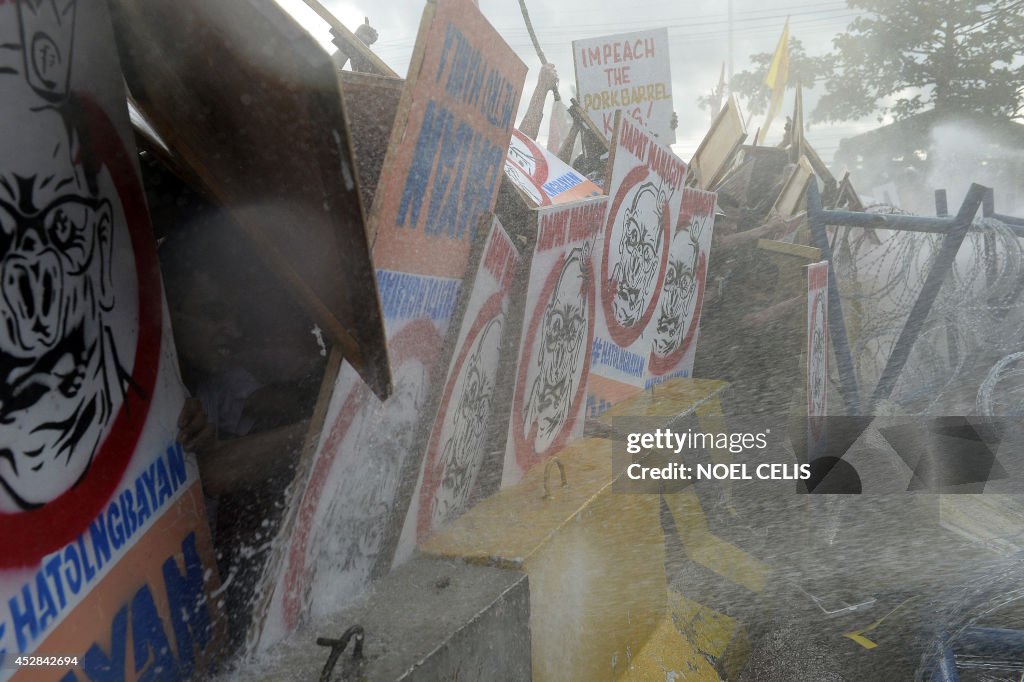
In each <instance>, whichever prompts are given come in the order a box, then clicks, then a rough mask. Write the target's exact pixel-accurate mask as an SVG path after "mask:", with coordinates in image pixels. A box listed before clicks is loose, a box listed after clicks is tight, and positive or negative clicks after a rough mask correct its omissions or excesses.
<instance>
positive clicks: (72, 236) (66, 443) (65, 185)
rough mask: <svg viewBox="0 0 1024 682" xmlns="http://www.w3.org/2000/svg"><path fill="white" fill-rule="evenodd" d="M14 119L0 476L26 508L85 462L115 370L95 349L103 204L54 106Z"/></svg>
mask: <svg viewBox="0 0 1024 682" xmlns="http://www.w3.org/2000/svg"><path fill="white" fill-rule="evenodd" d="M18 120H19V124H20V129H19V131H18V132H17V134H11V135H6V136H0V295H2V301H0V425H2V428H3V429H4V430H5V431H6V432H7V433H10V434H15V435H14V437H13V438H11V439H5V441H6V442H5V443H4V444H3V445H0V482H2V483H4V484H6V485H5V487H8V488H9V489H10V490H13V491H14V494H13V496H11V497H12V499H15V500H17V499H20V500H21V502H20V503H18V506H24V505H25V504H29V505H34V504H41V503H44V502H47V501H49V500H50V499H53V497H56V495H58V494H59V493H61V492H63V491H64V490H66V489H67V488H68V487H70V486H71V485H72V484H73V483H74V482H75V481H76V480H78V478H79V477H80V475H81V474H82V473H83V472H84V471H85V469H86V468H87V467H88V464H89V462H90V461H91V458H92V456H93V454H94V453H95V450H96V448H97V447H98V444H99V441H100V439H101V436H102V433H103V431H104V429H105V426H106V424H108V423H109V422H110V420H111V418H112V414H113V412H114V409H115V408H116V405H115V404H114V402H113V401H114V398H113V397H112V396H111V395H110V394H109V392H108V390H107V387H108V386H114V385H116V379H111V377H110V376H108V372H109V371H111V369H112V368H108V367H106V366H105V362H104V357H103V343H104V338H103V333H104V332H103V329H104V315H106V314H107V313H108V311H109V310H110V309H111V307H112V303H113V285H112V283H111V272H110V267H111V248H112V237H113V225H112V220H113V215H112V209H111V203H110V201H109V200H107V199H105V198H102V197H96V196H92V195H91V194H90V192H89V191H88V189H87V188H86V187H85V183H84V181H83V180H82V179H81V177H80V172H76V171H78V169H76V167H75V166H74V164H73V163H72V158H73V154H74V150H73V149H71V145H72V138H70V137H69V133H68V131H67V129H66V127H65V126H64V122H63V120H62V119H61V118H60V116H59V115H58V114H57V113H56V112H55V111H52V110H48V109H43V110H40V111H35V112H32V113H31V114H30V115H25V114H23V113H22V114H20V115H19V116H18ZM26 139H31V140H38V142H36V143H34V144H25V142H24V140H26ZM3 497H4V496H3V495H0V498H3ZM8 502H10V500H8ZM7 506H9V504H5V501H4V499H0V508H6V507H7Z"/></svg>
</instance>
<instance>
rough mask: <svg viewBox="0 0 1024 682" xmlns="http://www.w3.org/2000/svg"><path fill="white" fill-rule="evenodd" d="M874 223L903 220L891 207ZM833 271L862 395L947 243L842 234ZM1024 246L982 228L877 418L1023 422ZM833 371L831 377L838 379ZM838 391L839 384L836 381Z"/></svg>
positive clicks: (997, 228) (878, 209) (996, 229)
mask: <svg viewBox="0 0 1024 682" xmlns="http://www.w3.org/2000/svg"><path fill="white" fill-rule="evenodd" d="M867 210H868V212H872V213H902V212H901V211H899V210H898V209H894V208H893V207H891V206H886V205H876V206H871V207H868V209H867ZM834 229H835V232H834V244H835V246H834V254H833V267H834V268H835V271H836V280H837V283H838V287H839V293H840V297H841V300H842V303H843V310H844V313H845V317H846V322H847V333H848V335H849V337H850V348H851V353H852V356H853V361H854V367H855V371H856V374H857V377H858V381H859V384H860V386H861V390H862V391H870V389H871V388H872V387H873V386H874V385H875V383H876V382H877V381H878V378H879V377H880V376H881V374H882V371H883V369H884V367H885V363H886V361H887V360H888V358H889V356H890V355H891V353H892V350H893V348H894V346H895V343H896V339H897V338H898V337H899V334H900V332H901V331H902V329H903V327H904V325H905V324H906V322H907V320H908V318H909V316H910V311H911V309H912V307H913V305H914V303H915V302H916V301H917V299H918V296H919V295H920V294H921V291H922V290H923V288H924V283H925V279H926V278H927V276H928V273H929V271H930V268H931V265H932V263H933V261H934V258H935V257H936V255H937V254H938V251H939V249H940V248H941V245H942V240H943V235H941V234H930V233H919V232H896V231H890V230H874V231H871V230H864V229H862V228H851V227H837V228H834ZM1022 292H1024V244H1022V242H1021V240H1020V239H1019V238H1018V237H1017V235H1016V234H1015V233H1014V232H1013V231H1012V230H1011V229H1010V228H1009V227H1008V226H1007V225H1005V224H1004V223H1002V222H1001V221H999V220H995V219H993V218H980V219H978V220H976V221H975V223H974V228H973V229H972V230H971V231H970V232H969V233H968V235H967V237H966V239H965V240H964V243H963V244H962V246H961V247H960V250H959V252H958V254H957V257H956V259H955V261H954V263H953V265H952V267H951V269H950V271H949V273H947V275H946V277H945V279H944V280H943V282H942V284H941V287H940V289H939V293H938V296H937V297H936V299H935V303H934V304H933V306H932V308H931V310H930V311H929V314H928V316H927V318H926V319H925V321H924V324H923V326H922V328H921V332H920V335H919V336H918V338H917V340H916V342H915V343H914V346H913V348H912V350H911V352H910V355H909V357H908V359H907V363H906V365H905V367H904V369H903V371H902V373H901V374H900V377H899V380H898V381H897V382H896V385H895V387H894V389H893V392H892V395H891V396H890V398H889V400H888V401H887V402H886V403H885V404H883V405H881V406H878V407H877V409H876V411H877V412H879V413H892V414H919V415H927V414H972V413H981V414H989V415H992V416H996V415H1007V414H1014V415H1019V414H1022V413H1024V298H1022V297H1021V293H1022ZM835 373H836V371H835V367H834V365H833V374H834V375H835ZM832 381H833V383H837V382H838V377H837V376H833V377H832Z"/></svg>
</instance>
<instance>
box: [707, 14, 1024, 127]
mask: <svg viewBox="0 0 1024 682" xmlns="http://www.w3.org/2000/svg"><path fill="white" fill-rule="evenodd" d="M848 4H849V6H850V7H851V8H853V9H858V10H861V11H862V12H863V13H864V14H863V16H860V17H858V18H856V19H854V20H853V21H852V22H851V23H850V25H849V26H848V27H847V30H846V31H845V32H844V33H841V34H839V35H837V36H836V37H835V38H834V40H833V46H834V51H833V53H832V54H830V55H825V56H823V57H809V56H807V55H806V53H805V52H804V50H803V46H802V45H801V44H800V42H799V41H798V40H797V39H795V38H792V39H791V40H790V78H789V86H790V87H794V86H795V84H796V82H797V81H799V82H801V83H803V84H804V86H810V85H811V84H812V83H814V82H818V81H823V82H824V86H825V87H824V93H823V95H822V96H821V98H820V99H819V101H818V105H817V107H816V108H815V110H814V112H813V116H812V118H813V119H814V120H818V121H848V120H854V119H859V118H863V117H865V116H869V115H872V114H874V115H876V116H877V117H878V118H879V120H882V119H884V118H885V117H886V116H892V117H893V118H894V119H896V120H900V119H905V118H908V117H910V116H913V115H915V114H918V113H921V112H924V111H929V110H935V111H936V112H937V113H943V114H946V113H957V112H970V113H978V114H984V115H987V116H989V117H995V118H1003V119H1019V118H1022V117H1024V0H991V1H989V2H973V1H971V0H848ZM771 58H772V54H771V53H770V52H765V53H761V54H755V55H752V56H751V58H750V59H751V62H752V63H753V65H754V67H753V68H752V69H750V70H748V71H743V72H741V73H738V74H735V76H734V79H733V83H732V86H733V88H732V89H733V92H736V93H737V94H738V95H740V96H741V97H743V98H745V99H746V100H747V106H748V108H749V110H750V111H752V112H753V113H755V114H758V113H761V112H763V111H764V110H765V108H766V104H767V101H768V94H769V93H768V89H767V88H766V87H765V86H764V85H763V82H764V76H765V74H766V73H767V71H768V65H769V64H770V63H771ZM706 100H707V98H704V99H703V100H702V103H703V104H705V106H706Z"/></svg>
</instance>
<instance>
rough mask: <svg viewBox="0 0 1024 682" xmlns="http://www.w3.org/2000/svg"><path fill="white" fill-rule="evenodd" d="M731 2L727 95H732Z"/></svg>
mask: <svg viewBox="0 0 1024 682" xmlns="http://www.w3.org/2000/svg"><path fill="white" fill-rule="evenodd" d="M732 32H733V25H732V0H729V94H732V53H733V35H732Z"/></svg>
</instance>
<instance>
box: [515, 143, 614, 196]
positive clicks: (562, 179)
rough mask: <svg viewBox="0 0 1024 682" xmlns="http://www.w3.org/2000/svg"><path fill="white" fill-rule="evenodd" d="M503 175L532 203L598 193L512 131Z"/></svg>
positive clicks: (535, 145)
mask: <svg viewBox="0 0 1024 682" xmlns="http://www.w3.org/2000/svg"><path fill="white" fill-rule="evenodd" d="M505 175H507V176H508V179H509V180H511V181H512V184H514V185H515V186H516V187H518V188H519V190H520V191H521V192H522V193H523V194H525V195H526V198H527V200H528V202H529V203H530V205H532V206H551V205H552V204H567V203H570V202H573V201H579V200H580V199H586V198H587V197H596V196H600V194H601V188H600V187H598V186H597V185H595V184H594V183H593V182H591V181H590V180H588V179H587V178H586V176H584V175H583V174H581V173H578V172H576V171H575V170H574V169H573V168H572V166H570V165H569V164H567V163H565V162H564V161H562V160H561V159H559V158H558V157H557V156H555V155H554V154H552V153H551V152H549V151H548V150H547V149H544V148H543V147H541V146H540V145H539V144H537V143H536V142H534V141H533V140H531V139H530V138H529V137H527V136H526V135H524V134H523V133H521V132H519V131H518V130H513V131H512V139H511V140H510V141H509V145H508V157H507V158H506V159H505Z"/></svg>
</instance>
